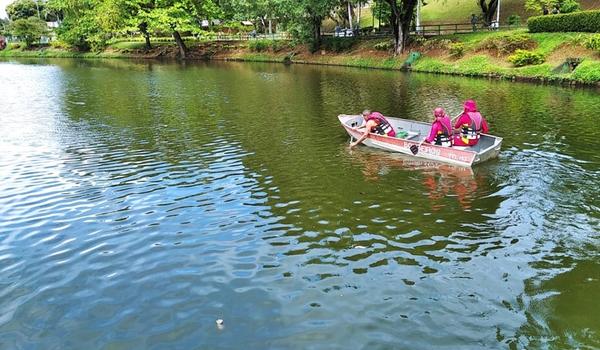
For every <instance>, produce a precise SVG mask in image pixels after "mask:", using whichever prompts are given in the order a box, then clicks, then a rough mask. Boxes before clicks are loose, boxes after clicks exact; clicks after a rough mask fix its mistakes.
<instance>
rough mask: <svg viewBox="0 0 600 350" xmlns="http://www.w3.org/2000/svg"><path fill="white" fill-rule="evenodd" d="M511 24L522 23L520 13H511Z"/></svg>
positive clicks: (509, 23)
mask: <svg viewBox="0 0 600 350" xmlns="http://www.w3.org/2000/svg"><path fill="white" fill-rule="evenodd" d="M507 22H508V25H509V26H518V25H520V24H521V16H519V15H510V16H508V19H507Z"/></svg>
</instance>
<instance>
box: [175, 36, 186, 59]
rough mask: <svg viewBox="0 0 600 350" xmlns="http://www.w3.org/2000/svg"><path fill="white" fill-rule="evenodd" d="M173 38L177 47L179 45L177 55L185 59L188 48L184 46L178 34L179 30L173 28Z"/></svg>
mask: <svg viewBox="0 0 600 350" xmlns="http://www.w3.org/2000/svg"><path fill="white" fill-rule="evenodd" d="M173 38H174V39H175V42H176V43H177V47H179V57H180V58H181V59H185V58H186V56H187V51H188V49H187V47H186V46H185V43H184V42H183V39H181V34H179V31H177V30H173Z"/></svg>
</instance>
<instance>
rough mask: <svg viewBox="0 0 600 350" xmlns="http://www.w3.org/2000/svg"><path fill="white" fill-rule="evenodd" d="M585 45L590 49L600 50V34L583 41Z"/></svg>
mask: <svg viewBox="0 0 600 350" xmlns="http://www.w3.org/2000/svg"><path fill="white" fill-rule="evenodd" d="M583 46H585V47H586V48H588V49H590V50H596V51H599V52H600V34H596V35H593V36H590V37H589V38H587V39H586V40H585V41H584V42H583Z"/></svg>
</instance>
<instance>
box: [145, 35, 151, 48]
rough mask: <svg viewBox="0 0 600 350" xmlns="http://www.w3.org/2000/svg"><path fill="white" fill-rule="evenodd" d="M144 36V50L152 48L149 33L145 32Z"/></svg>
mask: <svg viewBox="0 0 600 350" xmlns="http://www.w3.org/2000/svg"><path fill="white" fill-rule="evenodd" d="M144 38H145V39H146V45H145V46H144V47H145V49H146V51H149V50H152V45H150V34H149V33H148V32H145V33H144Z"/></svg>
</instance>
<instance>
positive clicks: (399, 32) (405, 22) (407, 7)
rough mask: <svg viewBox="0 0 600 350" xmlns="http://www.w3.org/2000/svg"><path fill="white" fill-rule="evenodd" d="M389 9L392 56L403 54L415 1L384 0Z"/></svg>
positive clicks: (415, 4)
mask: <svg viewBox="0 0 600 350" xmlns="http://www.w3.org/2000/svg"><path fill="white" fill-rule="evenodd" d="M385 1H386V2H387V3H388V5H389V6H390V9H391V14H390V25H391V26H392V30H393V32H394V55H398V54H401V53H403V52H404V49H405V48H406V46H407V44H408V39H409V37H410V25H411V22H412V19H413V17H414V13H415V9H416V6H417V0H385Z"/></svg>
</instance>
